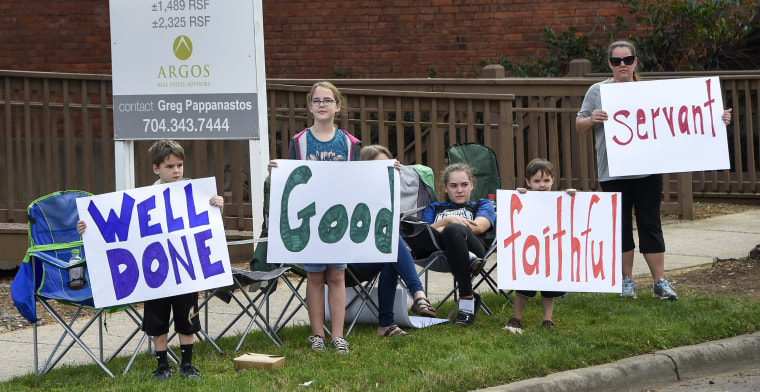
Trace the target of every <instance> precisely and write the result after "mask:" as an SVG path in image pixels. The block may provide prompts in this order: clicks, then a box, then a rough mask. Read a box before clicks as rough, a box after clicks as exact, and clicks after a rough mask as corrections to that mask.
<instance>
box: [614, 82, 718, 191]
mask: <svg viewBox="0 0 760 392" xmlns="http://www.w3.org/2000/svg"><path fill="white" fill-rule="evenodd" d="M600 87H601V88H600V94H601V98H602V108H603V109H604V111H605V112H607V115H608V120H607V121H606V122H605V123H604V133H605V138H606V145H607V163H608V165H609V172H610V175H611V176H627V175H640V174H656V173H677V172H692V171H704V170H723V169H729V168H730V166H731V165H730V162H729V158H728V142H727V138H726V125H725V124H724V123H723V121H722V119H721V117H722V116H723V99H722V97H721V89H720V81H719V79H718V78H717V77H711V78H687V79H672V80H657V81H647V82H636V83H606V84H602V85H601V86H600Z"/></svg>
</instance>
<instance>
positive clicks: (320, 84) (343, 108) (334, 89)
mask: <svg viewBox="0 0 760 392" xmlns="http://www.w3.org/2000/svg"><path fill="white" fill-rule="evenodd" d="M317 87H322V88H326V89H328V90H330V91H332V93H333V98H335V101H336V105H338V104H339V105H340V110H339V111H337V112H335V116H336V117H338V116H340V115H341V114H342V113H344V112H348V104H347V103H346V99H345V98H344V97H343V94H341V93H340V90H338V88H337V87H335V85H334V84H332V83H330V82H328V81H326V80H323V81H321V82H316V83H314V85H313V86H311V91H309V94H307V95H306V102H308V103H307V105H311V97H312V96H313V95H314V90H316V89H317Z"/></svg>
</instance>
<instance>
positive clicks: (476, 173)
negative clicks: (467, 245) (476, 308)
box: [415, 143, 512, 317]
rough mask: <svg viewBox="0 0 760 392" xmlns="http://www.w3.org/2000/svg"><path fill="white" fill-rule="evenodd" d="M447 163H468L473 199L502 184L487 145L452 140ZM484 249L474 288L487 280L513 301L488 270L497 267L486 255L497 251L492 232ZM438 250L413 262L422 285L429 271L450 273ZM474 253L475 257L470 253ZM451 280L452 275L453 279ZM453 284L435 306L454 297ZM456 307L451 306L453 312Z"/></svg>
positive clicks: (443, 257)
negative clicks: (472, 180) (473, 182)
mask: <svg viewBox="0 0 760 392" xmlns="http://www.w3.org/2000/svg"><path fill="white" fill-rule="evenodd" d="M446 156H447V163H448V164H452V163H458V162H464V163H467V165H468V166H470V169H471V170H472V175H473V177H474V178H475V189H473V191H472V193H471V199H472V200H478V199H485V198H487V197H488V195H489V194H496V190H497V189H499V188H500V187H501V178H500V177H499V168H498V163H497V160H496V154H495V153H494V152H493V150H491V149H490V148H488V147H486V146H483V145H481V144H476V143H463V144H455V145H453V146H451V147H449V149H448V150H447V151H446ZM486 244H487V250H486V253H485V255H484V257H482V258H480V259H479V260H478V261H480V263H481V264H480V267H479V268H478V270H477V271H476V272H475V273H474V274H473V282H474V283H473V289H474V290H475V289H477V288H478V287H479V286H480V285H481V284H482V283H483V282H485V283H487V284H488V285H489V287H490V288H491V289H492V290H493V291H494V292H500V293H501V294H502V295H504V296H505V297H506V298H507V300H508V301H510V302H511V301H512V300H511V299H510V298H509V294H508V293H506V292H504V291H502V290H499V289H498V287H497V286H496V284H495V283H496V282H495V280H494V279H493V278H492V277H491V274H492V273H493V272H494V270H495V269H496V264H495V263H494V264H493V265H492V266H488V259H489V257H490V256H491V255H492V254H493V253H494V252H495V251H496V248H497V244H496V243H495V242H494V236H492V235H491V236H488V237H487V238H486ZM437 248H438V251H434V252H432V253H431V254H430V255H429V256H428V257H426V258H423V259H418V260H415V263H416V264H417V265H419V266H420V267H422V270H421V271H420V273H419V275H420V276H423V275H424V281H425V289H426V290H427V287H428V275H427V274H428V272H429V271H433V272H441V273H450V272H451V268H450V267H449V264H448V261H447V260H446V257H445V254H444V252H443V251H441V250H440V247H437ZM473 257H475V256H474V255H473ZM452 280H453V279H452ZM453 286H454V287H453V288H452V290H451V291H449V292H448V294H447V295H446V296H444V298H443V299H442V300H441V301H440V302H439V303H438V304H437V306H436V309H437V308H439V307H440V306H441V305H442V304H443V303H444V302H446V301H447V300H448V299H449V298H453V300H454V301H456V300H457V284H456V281H454V285H453ZM454 310H455V309H452V312H451V313H450V314H449V317H451V314H453V312H454ZM483 311H484V312H485V313H486V314H492V312H491V311H490V309H488V307H487V306H485V304H483Z"/></svg>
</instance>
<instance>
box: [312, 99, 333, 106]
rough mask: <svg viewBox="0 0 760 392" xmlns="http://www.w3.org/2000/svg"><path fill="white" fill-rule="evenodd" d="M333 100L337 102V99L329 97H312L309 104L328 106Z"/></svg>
mask: <svg viewBox="0 0 760 392" xmlns="http://www.w3.org/2000/svg"><path fill="white" fill-rule="evenodd" d="M335 102H337V101H335V100H334V99H330V98H325V99H312V100H311V106H319V105H325V106H330V105H332V104H334V103H335Z"/></svg>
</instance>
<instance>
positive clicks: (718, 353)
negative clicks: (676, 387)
mask: <svg viewBox="0 0 760 392" xmlns="http://www.w3.org/2000/svg"><path fill="white" fill-rule="evenodd" d="M759 363H760V334H753V333H749V334H746V335H741V336H737V337H733V338H727V339H722V340H716V341H712V342H706V343H700V344H697V345H693V346H686V347H678V348H672V349H668V350H662V351H658V352H656V353H654V354H646V355H639V356H636V357H632V358H625V359H621V360H619V361H617V362H614V363H610V364H604V365H599V366H593V367H589V368H582V369H576V370H568V371H565V372H560V373H554V374H550V375H548V376H546V377H540V378H532V379H529V380H523V381H518V382H515V383H512V384H506V385H501V386H497V387H491V388H486V389H479V390H478V391H480V392H512V391H521V392H581V391H583V392H585V391H610V390H616V391H641V390H645V389H651V388H656V387H661V386H665V385H670V384H673V383H676V382H678V381H685V380H690V379H696V378H700V377H706V376H710V375H719V374H723V373H728V372H734V371H740V370H745V369H755V368H756V367H757V366H758V364H759Z"/></svg>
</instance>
